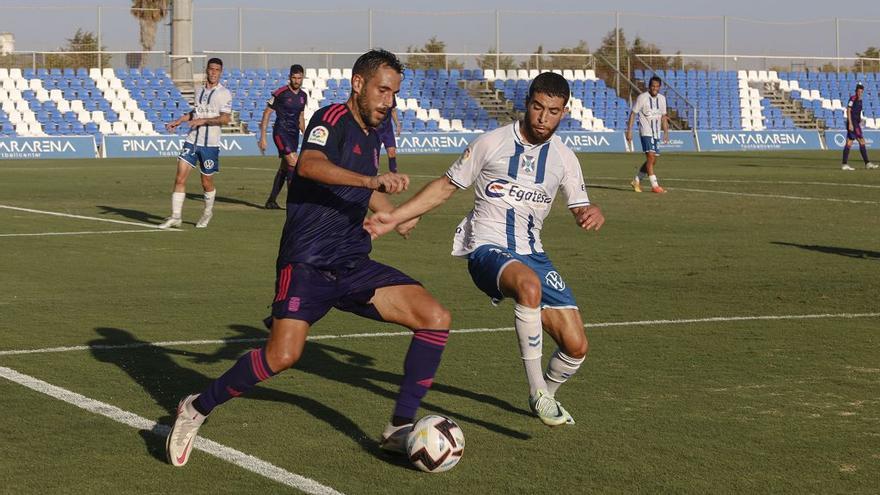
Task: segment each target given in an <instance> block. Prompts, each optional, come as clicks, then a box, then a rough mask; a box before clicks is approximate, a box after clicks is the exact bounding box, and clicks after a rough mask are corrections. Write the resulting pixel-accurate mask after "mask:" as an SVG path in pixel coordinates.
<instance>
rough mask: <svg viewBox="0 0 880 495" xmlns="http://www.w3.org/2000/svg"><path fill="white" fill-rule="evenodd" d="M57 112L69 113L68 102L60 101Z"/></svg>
mask: <svg viewBox="0 0 880 495" xmlns="http://www.w3.org/2000/svg"><path fill="white" fill-rule="evenodd" d="M57 105H58V111H59V112H61V113H64V112H69V111H70V102H69V101H67V100H61V101H59V102H58V103H57Z"/></svg>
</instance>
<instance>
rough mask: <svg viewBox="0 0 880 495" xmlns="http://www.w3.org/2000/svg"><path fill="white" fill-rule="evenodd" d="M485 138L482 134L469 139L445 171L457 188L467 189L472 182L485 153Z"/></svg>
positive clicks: (480, 166)
mask: <svg viewBox="0 0 880 495" xmlns="http://www.w3.org/2000/svg"><path fill="white" fill-rule="evenodd" d="M485 148H486V140H485V139H484V137H483V136H480V137H478V138H477V139H474V140H473V141H471V143H470V144H468V145H467V147H466V148H465V149H464V151H463V152H462V153H461V155H460V156H459V157H458V159H457V160H455V162H454V163H453V164H452V166H451V167H449V170H447V171H446V177H448V178H449V180H450V181H451V182H452V183H453V184H455V187H457V188H459V189H467V188H468V187H470V186H471V184H473V183H474V181H475V180H476V179H477V176H478V175H479V174H480V170H482V169H483V161H484V160H485V155H486V150H485Z"/></svg>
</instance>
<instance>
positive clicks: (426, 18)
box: [0, 0, 880, 65]
mask: <svg viewBox="0 0 880 495" xmlns="http://www.w3.org/2000/svg"><path fill="white" fill-rule="evenodd" d="M99 4H100V5H101V6H102V9H101V18H102V22H101V29H100V30H101V35H102V40H103V43H104V45H106V46H107V48H108V49H109V50H137V49H139V44H138V41H137V40H138V38H137V32H138V31H137V24H136V23H135V22H134V20H133V19H132V18H131V15H130V14H129V13H128V7H129V6H130V2H129V1H122V0H119V1H106V2H98V3H96V2H95V0H90V1H89V0H65V1H64V2H60V1H59V0H32V1H30V2H23V1H17V0H0V32H12V33H13V34H14V35H15V39H16V49H17V50H18V51H37V50H52V49H55V48H57V47H59V46H61V45H63V44H64V39H65V38H68V37H70V36H71V35H72V34H73V32H74V31H76V28H78V27H82V28H83V29H86V30H90V31H97V24H98V23H97V18H98V14H97V11H98V9H97V8H96V6H97V5H99ZM400 4H401V2H399V1H397V2H394V1H373V2H358V1H353V0H322V1H321V2H309V3H308V4H306V3H305V2H303V3H293V2H289V1H282V0H263V1H259V0H257V1H247V2H245V1H243V0H237V1H233V0H211V1H201V0H195V1H194V9H195V14H194V26H195V28H194V47H195V50H196V51H197V52H201V51H203V50H214V51H236V50H238V49H239V47H241V48H242V49H243V50H244V51H309V52H313V51H321V52H324V51H330V52H357V51H363V49H364V48H366V47H367V46H368V45H369V41H370V36H371V34H372V40H373V45H374V46H382V47H385V48H388V49H391V50H394V51H405V50H406V49H407V48H408V47H409V46H421V45H422V44H424V42H425V41H427V39H428V38H430V37H431V36H437V37H438V39H440V40H442V41H444V42H445V43H446V45H447V51H449V52H485V51H487V50H489V49H492V48H494V47H495V46H496V40H497V42H499V43H500V46H501V50H502V51H503V52H517V53H519V52H522V53H530V52H532V51H534V49H535V48H537V47H538V46H539V45H540V46H543V47H544V48H545V50H553V49H558V48H562V47H568V46H574V45H576V44H577V43H578V42H579V41H580V40H584V41H586V42H587V44H588V46H589V47H590V48H591V49H594V48H596V47H597V46H598V45H599V44H600V40H601V38H602V37H603V36H604V35H605V34H606V33H608V32H609V31H610V30H612V29H613V28H614V26H615V20H616V18H615V15H614V13H613V12H611V10H613V9H614V8H615V6H616V4H613V3H609V2H593V1H583V0H581V1H575V0H557V1H556V2H553V3H552V4H547V3H537V2H534V1H524V0H510V1H506V2H474V1H473V0H470V1H466V0H444V1H443V2H442V3H441V2H436V1H432V2H424V1H411V2H409V3H407V4H406V6H405V7H404V10H401V8H400V7H399V6H400ZM58 5H64V6H66V7H67V8H66V9H60V8H59V9H54V8H53V9H47V7H56V6H58ZM609 5H611V7H610V8H609ZM840 5H841V4H837V3H836V2H828V1H821V2H820V1H815V0H809V1H797V2H793V1H772V2H768V1H767V0H737V1H735V2H724V3H721V2H711V1H693V0H663V1H651V2H648V1H630V2H627V3H626V4H625V8H624V6H619V7H618V8H621V14H620V25H621V27H622V29H623V32H624V34H625V35H626V36H627V37H628V38H630V39H631V38H632V37H633V36H636V35H637V36H640V37H642V38H643V39H645V40H647V41H650V42H653V43H655V44H657V45H658V46H660V47H661V48H662V49H663V50H664V51H666V52H669V53H674V52H677V51H681V52H683V53H694V54H721V53H723V52H724V45H725V43H724V21H723V20H722V19H721V17H722V16H728V21H727V52H728V53H729V54H739V55H776V56H782V55H800V56H806V55H810V56H821V57H834V56H836V55H837V50H838V39H837V31H836V29H835V27H836V23H835V20H834V19H835V18H841V19H849V20H842V21H840V24H839V25H840V30H839V46H840V55H841V56H843V57H846V56H853V55H854V54H855V52H856V51H862V50H864V48H865V47H867V46H880V1H877V0H850V1H848V2H846V3H845V7H846V8H840ZM24 6H28V7H29V8H23V7H24ZM296 7H299V8H310V9H315V10H314V11H311V12H299V13H295V12H292V10H293V9H294V8H296ZM539 7H550V8H552V10H548V9H541V8H539ZM239 8H242V11H241V12H242V16H241V20H242V26H241V30H242V35H241V37H240V38H239ZM318 9H320V11H317V10H318ZM368 9H372V10H373V22H372V33H371V32H370V28H369V26H370V23H369V21H368V14H367V10H368ZM496 10H498V11H500V12H501V13H500V15H499V17H498V19H499V23H500V28H498V29H497V30H496V15H495V11H496ZM427 12H431V13H433V14H426V13H427ZM158 38H159V43H158V49H162V50H167V49H168V46H169V42H168V39H169V29H168V27H167V26H163V27H162V28H161V29H160V31H159V34H158ZM227 56H228V55H227ZM256 61H257V60H256V58H254V59H253V62H256ZM252 65H253V64H252Z"/></svg>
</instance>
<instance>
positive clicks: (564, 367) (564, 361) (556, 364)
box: [544, 348, 584, 396]
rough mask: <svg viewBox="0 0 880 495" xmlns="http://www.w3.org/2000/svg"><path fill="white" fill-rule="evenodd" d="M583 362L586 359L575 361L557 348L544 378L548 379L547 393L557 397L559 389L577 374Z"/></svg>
mask: <svg viewBox="0 0 880 495" xmlns="http://www.w3.org/2000/svg"><path fill="white" fill-rule="evenodd" d="M583 362H584V358H580V359H575V358H573V357H571V356H566V355H565V354H564V353H563V352H562V351H560V350H559V349H558V348H557V349H556V352H554V353H553V356H551V357H550V362H549V363H547V374H546V375H545V376H544V378H546V379H547V392H549V393H550V395H552V396H555V395H556V391H557V390H559V387H560V386H562V384H563V383H565V382H567V381H568V379H569V378H571V377H572V375H574V374H575V373H577V370H578V368H580V367H581V363H583Z"/></svg>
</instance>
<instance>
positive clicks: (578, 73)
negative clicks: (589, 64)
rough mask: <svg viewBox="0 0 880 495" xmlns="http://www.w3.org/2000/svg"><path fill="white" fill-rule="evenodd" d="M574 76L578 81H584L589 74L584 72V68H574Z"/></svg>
mask: <svg viewBox="0 0 880 495" xmlns="http://www.w3.org/2000/svg"><path fill="white" fill-rule="evenodd" d="M574 78H575V80H577V81H583V80H584V79H586V78H587V74H586V73H584V69H575V70H574Z"/></svg>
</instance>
